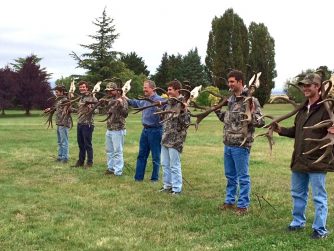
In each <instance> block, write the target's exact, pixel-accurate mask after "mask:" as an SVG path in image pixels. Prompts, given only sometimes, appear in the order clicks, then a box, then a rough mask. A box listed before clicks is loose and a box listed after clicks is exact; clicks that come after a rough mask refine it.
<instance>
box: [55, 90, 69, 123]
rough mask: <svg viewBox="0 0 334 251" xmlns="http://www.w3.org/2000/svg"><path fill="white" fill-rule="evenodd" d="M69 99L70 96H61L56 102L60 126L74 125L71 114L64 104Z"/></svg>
mask: <svg viewBox="0 0 334 251" xmlns="http://www.w3.org/2000/svg"><path fill="white" fill-rule="evenodd" d="M66 101H68V98H67V97H66V96H60V97H58V100H57V102H56V105H55V108H56V112H55V116H56V125H58V126H66V127H69V128H70V127H71V126H72V118H71V114H70V113H67V111H66V109H67V107H66V106H62V104H63V103H65V102H66Z"/></svg>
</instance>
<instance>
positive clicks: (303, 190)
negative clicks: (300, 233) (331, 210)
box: [290, 172, 328, 235]
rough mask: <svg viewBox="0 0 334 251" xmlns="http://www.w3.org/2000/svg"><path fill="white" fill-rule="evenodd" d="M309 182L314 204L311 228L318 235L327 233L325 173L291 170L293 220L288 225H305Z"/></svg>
mask: <svg viewBox="0 0 334 251" xmlns="http://www.w3.org/2000/svg"><path fill="white" fill-rule="evenodd" d="M309 183H311V187H312V197H313V204H314V210H315V212H314V221H313V225H312V228H313V230H315V231H317V232H318V233H319V234H320V235H324V234H327V229H326V220H327V212H328V208H327V192H326V188H325V184H326V173H302V172H292V176H291V196H292V199H293V211H292V216H293V220H292V222H291V223H290V226H300V227H303V226H305V223H306V216H305V210H306V206H307V198H308V186H309Z"/></svg>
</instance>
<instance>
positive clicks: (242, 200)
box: [224, 145, 251, 208]
mask: <svg viewBox="0 0 334 251" xmlns="http://www.w3.org/2000/svg"><path fill="white" fill-rule="evenodd" d="M249 153H250V150H249V148H246V147H238V146H226V145H225V147H224V169H225V177H226V179H227V185H226V198H225V203H226V204H235V200H236V195H237V190H238V186H239V198H238V202H237V207H239V208H248V207H249V204H250V188H251V183H250V176H249Z"/></svg>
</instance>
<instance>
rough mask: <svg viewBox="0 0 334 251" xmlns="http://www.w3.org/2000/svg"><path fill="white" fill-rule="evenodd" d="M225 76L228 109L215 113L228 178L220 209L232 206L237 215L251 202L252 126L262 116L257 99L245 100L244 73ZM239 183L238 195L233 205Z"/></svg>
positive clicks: (257, 122)
mask: <svg viewBox="0 0 334 251" xmlns="http://www.w3.org/2000/svg"><path fill="white" fill-rule="evenodd" d="M227 77H228V86H229V88H230V90H231V91H232V93H233V95H232V96H231V97H230V98H229V99H228V108H227V111H226V112H220V111H218V112H216V114H217V116H218V118H219V119H220V120H221V121H222V122H224V145H225V146H224V169H225V177H226V179H227V185H226V197H225V202H224V204H223V205H220V206H219V208H220V209H223V210H225V209H235V210H236V213H237V214H239V215H240V214H244V213H246V212H247V211H248V207H249V204H250V188H251V185H250V176H249V154H250V150H251V145H252V142H253V141H254V132H255V127H261V126H263V125H264V121H263V119H261V117H262V114H261V109H260V104H259V102H258V100H257V99H256V98H254V97H249V99H248V100H246V101H245V98H246V97H247V92H245V90H244V75H243V73H242V72H241V71H237V70H233V71H231V72H230V73H229V74H228V76H227ZM247 102H248V104H247ZM247 109H248V110H249V112H250V114H251V118H249V120H246V119H245V114H244V113H245V112H246V110H247ZM242 120H244V121H242ZM238 186H239V197H238V200H237V208H235V202H236V196H237V191H238Z"/></svg>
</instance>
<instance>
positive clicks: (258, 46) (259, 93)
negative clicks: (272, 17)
mask: <svg viewBox="0 0 334 251" xmlns="http://www.w3.org/2000/svg"><path fill="white" fill-rule="evenodd" d="M248 37H249V61H248V63H249V65H250V66H251V68H252V69H253V70H254V71H256V72H259V71H261V72H262V74H261V77H260V83H261V84H260V87H259V88H258V89H257V90H256V92H255V94H254V95H255V96H256V97H257V98H258V100H259V102H260V104H261V106H263V105H264V104H265V103H266V102H267V101H268V100H269V98H270V94H271V90H272V89H273V88H274V87H275V82H274V78H276V76H277V73H276V70H275V68H276V63H275V40H274V39H273V38H272V37H271V36H270V34H269V32H268V29H267V27H266V26H265V25H264V24H263V23H260V24H256V23H254V22H252V23H251V24H250V26H249V29H248ZM252 73H253V72H249V73H248V74H247V75H248V79H250V78H251V76H252Z"/></svg>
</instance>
